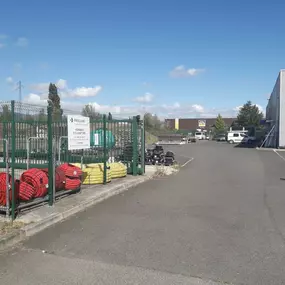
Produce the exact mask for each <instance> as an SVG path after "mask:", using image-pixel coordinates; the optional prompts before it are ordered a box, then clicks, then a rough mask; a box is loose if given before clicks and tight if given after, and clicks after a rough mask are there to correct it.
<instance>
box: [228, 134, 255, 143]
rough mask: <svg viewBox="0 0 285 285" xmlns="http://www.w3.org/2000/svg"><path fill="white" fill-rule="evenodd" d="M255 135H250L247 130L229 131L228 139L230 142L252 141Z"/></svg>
mask: <svg viewBox="0 0 285 285" xmlns="http://www.w3.org/2000/svg"><path fill="white" fill-rule="evenodd" d="M254 140H255V137H250V136H248V135H247V134H246V133H245V132H228V135H227V141H228V143H230V144H233V143H238V144H240V143H249V144H250V143H252V142H253V141H254Z"/></svg>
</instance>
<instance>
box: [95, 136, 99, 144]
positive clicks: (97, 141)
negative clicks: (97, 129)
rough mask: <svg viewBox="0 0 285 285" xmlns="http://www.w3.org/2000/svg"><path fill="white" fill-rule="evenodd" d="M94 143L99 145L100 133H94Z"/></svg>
mask: <svg viewBox="0 0 285 285" xmlns="http://www.w3.org/2000/svg"><path fill="white" fill-rule="evenodd" d="M94 145H95V146H98V145H99V134H94Z"/></svg>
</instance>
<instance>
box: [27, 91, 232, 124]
mask: <svg viewBox="0 0 285 285" xmlns="http://www.w3.org/2000/svg"><path fill="white" fill-rule="evenodd" d="M24 102H26V103H30V104H35V105H39V106H47V100H45V99H44V98H43V97H41V96H39V95H38V94H35V93H30V94H29V95H28V96H26V97H25V98H24ZM89 104H90V105H92V106H93V107H94V108H95V110H96V111H97V112H99V113H102V114H104V113H105V114H107V113H108V112H111V113H112V114H113V115H115V116H114V117H115V118H116V117H117V118H128V117H130V116H134V115H138V114H139V115H141V116H143V114H145V113H147V112H148V113H151V114H156V115H158V116H159V117H160V118H161V119H164V118H215V117H216V116H217V115H218V114H221V115H222V116H223V117H235V116H236V114H237V112H236V111H234V110H233V108H228V109H214V108H205V107H203V106H201V105H199V104H180V103H179V102H175V103H173V104H162V105H145V104H141V105H136V104H135V105H109V104H106V105H104V104H98V103H97V102H89ZM84 105H86V103H83V102H80V101H74V100H73V101H70V100H68V98H65V99H63V100H62V101H61V106H62V108H63V109H64V110H70V111H72V113H74V112H77V113H78V114H80V113H81V110H82V108H83V107H84ZM65 114H68V111H65Z"/></svg>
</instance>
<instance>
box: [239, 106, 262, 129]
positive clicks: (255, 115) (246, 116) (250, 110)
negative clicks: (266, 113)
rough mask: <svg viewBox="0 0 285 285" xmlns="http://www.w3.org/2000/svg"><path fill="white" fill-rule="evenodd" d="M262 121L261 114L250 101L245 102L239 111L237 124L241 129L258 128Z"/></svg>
mask: <svg viewBox="0 0 285 285" xmlns="http://www.w3.org/2000/svg"><path fill="white" fill-rule="evenodd" d="M262 119H263V113H262V112H261V111H260V110H259V108H258V107H257V106H256V105H254V104H252V102H251V101H247V102H246V103H245V104H244V105H243V106H242V107H241V108H240V110H239V113H238V116H237V124H238V125H239V126H241V127H249V126H253V127H258V126H260V121H261V120H262Z"/></svg>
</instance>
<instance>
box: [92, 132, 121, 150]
mask: <svg viewBox="0 0 285 285" xmlns="http://www.w3.org/2000/svg"><path fill="white" fill-rule="evenodd" d="M90 144H91V146H95V147H96V146H98V147H104V130H103V129H98V130H96V131H92V132H91V134H90ZM115 144H116V141H115V137H114V135H113V133H112V132H111V131H109V130H106V145H107V148H109V149H110V148H113V147H114V146H115Z"/></svg>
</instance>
